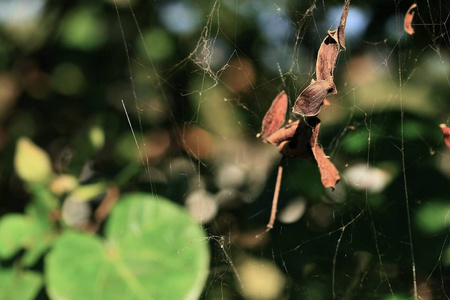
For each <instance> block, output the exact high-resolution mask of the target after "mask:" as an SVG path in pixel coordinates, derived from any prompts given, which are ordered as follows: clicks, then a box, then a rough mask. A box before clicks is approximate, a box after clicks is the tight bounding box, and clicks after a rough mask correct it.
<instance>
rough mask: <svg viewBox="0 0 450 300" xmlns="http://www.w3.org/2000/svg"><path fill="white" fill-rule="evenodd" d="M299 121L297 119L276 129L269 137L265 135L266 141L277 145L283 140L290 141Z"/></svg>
mask: <svg viewBox="0 0 450 300" xmlns="http://www.w3.org/2000/svg"><path fill="white" fill-rule="evenodd" d="M299 123H300V121H298V120H297V121H295V122H292V123H289V124H287V125H286V126H284V127H282V128H280V129H278V130H277V131H275V132H274V133H273V134H271V135H270V136H269V137H267V139H266V140H267V142H269V143H271V144H272V145H275V146H279V145H280V144H281V143H282V142H284V141H290V140H291V139H292V138H293V137H294V135H295V134H296V131H297V127H298V125H299Z"/></svg>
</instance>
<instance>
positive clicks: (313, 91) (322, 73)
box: [293, 0, 350, 116]
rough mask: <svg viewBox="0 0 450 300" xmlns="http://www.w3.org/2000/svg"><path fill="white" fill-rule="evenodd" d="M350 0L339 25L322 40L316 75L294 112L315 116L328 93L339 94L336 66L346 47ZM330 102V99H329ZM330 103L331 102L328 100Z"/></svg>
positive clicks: (302, 94) (299, 99)
mask: <svg viewBox="0 0 450 300" xmlns="http://www.w3.org/2000/svg"><path fill="white" fill-rule="evenodd" d="M349 6H350V0H346V1H345V5H344V9H343V10H342V15H341V19H340V22H339V27H338V28H337V29H334V30H330V31H328V33H327V36H326V37H325V38H324V40H323V41H322V44H321V45H320V48H319V51H318V53H317V61H316V77H317V81H316V82H314V81H313V82H312V83H311V84H310V85H309V86H308V87H307V88H306V89H305V90H303V92H302V93H301V94H300V96H298V98H297V101H296V102H295V105H294V109H293V112H294V113H298V114H300V115H303V116H315V115H317V114H318V113H319V112H320V109H321V107H322V105H323V103H324V99H325V97H326V95H327V94H329V93H331V94H337V90H336V86H335V85H334V83H333V80H334V67H335V65H336V61H337V57H338V54H339V50H340V48H341V47H342V48H344V49H345V26H346V24H347V17H348V11H349ZM327 102H328V101H327ZM328 103H329V102H328Z"/></svg>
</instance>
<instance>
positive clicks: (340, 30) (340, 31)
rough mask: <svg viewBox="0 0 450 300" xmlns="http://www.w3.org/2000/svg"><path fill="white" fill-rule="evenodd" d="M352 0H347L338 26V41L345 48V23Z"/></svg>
mask: <svg viewBox="0 0 450 300" xmlns="http://www.w3.org/2000/svg"><path fill="white" fill-rule="evenodd" d="M349 6H350V0H347V1H345V5H344V9H343V10H342V15H341V20H340V22H339V27H338V41H339V44H340V45H341V47H342V48H344V49H345V25H346V24H347V17H348V9H349Z"/></svg>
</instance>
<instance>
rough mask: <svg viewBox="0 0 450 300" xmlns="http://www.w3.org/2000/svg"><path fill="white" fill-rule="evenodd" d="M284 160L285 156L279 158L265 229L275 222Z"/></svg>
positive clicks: (268, 228) (271, 226)
mask: <svg viewBox="0 0 450 300" xmlns="http://www.w3.org/2000/svg"><path fill="white" fill-rule="evenodd" d="M284 161H285V156H283V157H282V158H281V161H280V165H279V166H278V175H277V182H276V183H275V192H274V194H273V200H272V212H271V213H270V220H269V223H268V224H267V230H266V231H269V230H270V229H272V228H273V223H274V222H275V216H276V214H277V206H278V196H279V195H280V186H281V177H282V176H283V165H284Z"/></svg>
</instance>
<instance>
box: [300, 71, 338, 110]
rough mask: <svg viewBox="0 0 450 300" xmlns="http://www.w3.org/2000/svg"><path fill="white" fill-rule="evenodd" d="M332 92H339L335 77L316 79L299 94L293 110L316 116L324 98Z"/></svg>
mask: <svg viewBox="0 0 450 300" xmlns="http://www.w3.org/2000/svg"><path fill="white" fill-rule="evenodd" d="M330 93H337V90H336V86H335V85H334V83H333V78H331V77H330V78H328V79H327V80H319V81H316V82H314V83H312V84H310V85H309V86H308V87H307V88H306V89H304V90H303V92H302V93H301V94H300V95H299V96H298V98H297V100H296V101H295V103H294V107H293V108H292V111H293V112H294V113H296V114H299V115H302V116H315V115H317V114H318V113H319V112H320V109H321V107H322V105H323V100H324V99H325V97H326V96H327V95H328V94H330Z"/></svg>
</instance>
